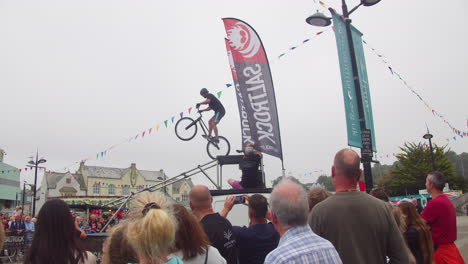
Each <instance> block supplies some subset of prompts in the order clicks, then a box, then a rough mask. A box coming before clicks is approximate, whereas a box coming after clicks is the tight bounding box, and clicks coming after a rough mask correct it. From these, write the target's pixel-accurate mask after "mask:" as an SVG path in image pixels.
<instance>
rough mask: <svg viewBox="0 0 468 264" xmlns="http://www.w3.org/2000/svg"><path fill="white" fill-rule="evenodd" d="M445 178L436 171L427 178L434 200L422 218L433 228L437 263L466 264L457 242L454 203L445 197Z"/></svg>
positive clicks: (428, 189) (428, 205)
mask: <svg viewBox="0 0 468 264" xmlns="http://www.w3.org/2000/svg"><path fill="white" fill-rule="evenodd" d="M444 185H445V177H444V175H443V174H442V173H440V172H438V171H434V172H431V173H429V175H427V177H426V189H427V192H428V193H430V194H431V196H432V200H430V201H429V203H427V206H426V208H425V209H424V212H423V214H422V218H424V220H426V222H427V223H428V224H429V226H430V227H431V234H432V240H433V241H434V249H435V252H434V260H435V263H437V264H438V263H464V262H463V259H462V257H461V256H460V252H459V251H458V248H457V246H456V245H455V243H454V242H455V240H457V214H456V212H455V207H454V206H453V203H452V202H451V201H450V200H449V199H448V198H447V196H445V195H444V193H443V191H442V190H443V189H444Z"/></svg>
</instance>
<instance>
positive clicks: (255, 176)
mask: <svg viewBox="0 0 468 264" xmlns="http://www.w3.org/2000/svg"><path fill="white" fill-rule="evenodd" d="M261 160H262V153H261V152H259V151H256V150H255V149H254V145H253V144H247V145H246V147H245V150H244V157H243V158H242V162H241V163H240V164H239V166H240V169H241V170H242V176H241V180H240V181H237V180H234V179H229V180H228V183H229V185H231V186H232V188H234V189H237V190H243V189H247V188H259V187H261V186H262V177H261V175H259V173H258V169H259V167H260V162H261Z"/></svg>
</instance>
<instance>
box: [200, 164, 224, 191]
mask: <svg viewBox="0 0 468 264" xmlns="http://www.w3.org/2000/svg"><path fill="white" fill-rule="evenodd" d="M198 169H200V171H201V172H202V173H203V174H205V176H206V177H207V178H208V180H210V182H211V183H213V185H214V186H216V188H218V190H221V187H219V185H217V184H216V183H215V182H214V181H213V179H211V178H210V176H208V174H206V172H205V171H204V170H203V169H202V167H201V166H200V165H198Z"/></svg>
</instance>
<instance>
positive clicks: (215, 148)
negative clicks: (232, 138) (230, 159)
mask: <svg viewBox="0 0 468 264" xmlns="http://www.w3.org/2000/svg"><path fill="white" fill-rule="evenodd" d="M229 151H231V144H229V141H228V140H227V139H226V138H225V137H219V143H215V142H214V141H213V139H210V140H209V141H208V144H206V152H207V153H208V156H210V158H212V159H216V157H217V156H225V155H229Z"/></svg>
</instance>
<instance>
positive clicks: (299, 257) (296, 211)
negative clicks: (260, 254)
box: [265, 179, 342, 264]
mask: <svg viewBox="0 0 468 264" xmlns="http://www.w3.org/2000/svg"><path fill="white" fill-rule="evenodd" d="M270 206H271V222H272V223H273V225H274V226H275V229H276V230H277V231H278V233H279V234H280V236H281V239H280V242H279V245H278V247H277V248H276V249H275V250H273V251H272V252H270V253H269V254H268V255H267V257H266V259H265V263H266V264H269V263H275V264H283V263H291V264H294V263H297V264H300V263H301V264H302V263H305V264H307V263H325V264H326V263H330V264H331V263H342V262H341V260H340V257H339V255H338V252H336V249H335V248H334V247H333V245H332V244H331V243H330V242H329V241H327V240H325V239H323V238H321V237H319V236H317V235H316V234H314V232H312V230H311V229H310V227H309V226H308V225H307V213H308V209H309V203H308V200H307V194H306V192H305V190H304V188H302V186H300V185H298V184H297V183H294V182H292V181H290V180H287V179H286V180H282V181H281V182H280V183H279V184H278V185H277V186H276V187H275V188H274V189H273V192H272V193H271V196H270Z"/></svg>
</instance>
